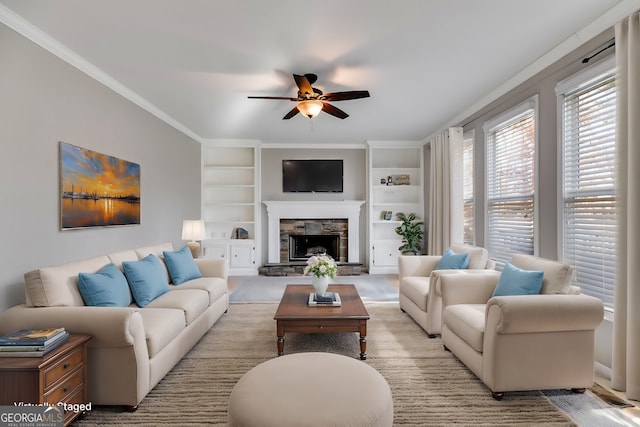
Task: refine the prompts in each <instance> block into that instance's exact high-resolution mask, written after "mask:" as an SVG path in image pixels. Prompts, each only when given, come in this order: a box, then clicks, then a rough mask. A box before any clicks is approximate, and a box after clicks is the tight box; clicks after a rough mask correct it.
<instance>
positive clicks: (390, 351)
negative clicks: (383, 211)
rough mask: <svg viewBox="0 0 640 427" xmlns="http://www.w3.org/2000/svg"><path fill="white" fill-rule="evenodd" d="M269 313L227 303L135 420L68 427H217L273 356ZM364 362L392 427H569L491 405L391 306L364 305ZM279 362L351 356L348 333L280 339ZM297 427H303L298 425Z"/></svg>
mask: <svg viewBox="0 0 640 427" xmlns="http://www.w3.org/2000/svg"><path fill="white" fill-rule="evenodd" d="M276 307H277V304H273V303H257V304H232V305H231V306H230V307H229V312H228V313H227V314H225V315H224V316H223V317H222V318H221V319H220V320H219V321H218V322H217V323H216V324H215V325H214V326H213V328H212V329H211V330H210V331H209V333H208V334H207V335H205V336H204V337H203V339H202V340H201V341H200V342H199V343H198V344H197V345H196V347H194V349H193V350H192V351H191V352H190V353H189V354H188V355H187V356H186V357H185V358H184V359H183V360H182V361H181V362H180V363H179V364H178V365H177V366H176V367H175V368H174V369H173V370H172V371H171V372H170V373H169V374H168V375H167V376H166V377H165V378H164V379H163V380H162V381H161V382H160V384H158V386H156V388H154V389H153V390H152V391H151V392H150V393H149V395H148V396H147V397H146V398H145V399H144V400H143V401H142V403H141V404H140V407H139V409H138V411H137V412H135V413H126V412H120V411H119V410H117V409H114V408H109V407H98V408H94V409H93V411H92V412H91V413H90V414H89V415H87V416H86V417H85V418H84V419H82V420H80V421H78V422H77V423H75V424H74V425H134V424H135V425H150V426H151V425H153V426H157V425H226V407H227V401H228V397H229V394H230V393H231V389H232V388H233V385H234V384H235V383H236V382H237V381H238V379H239V378H240V377H241V376H242V375H243V374H244V373H245V372H247V371H248V370H249V369H251V368H252V367H253V366H256V365H257V364H259V363H260V362H263V361H265V360H268V359H270V358H273V357H275V356H276V353H277V352H276V337H275V321H274V320H273V315H274V313H275V310H276ZM367 310H368V311H369V314H370V316H371V320H370V321H369V325H368V337H367V354H368V359H367V360H366V361H365V362H363V363H368V364H369V365H371V366H372V367H374V368H375V369H377V370H378V371H379V372H380V373H381V374H382V375H383V376H384V377H385V378H386V379H387V381H388V382H389V385H390V386H391V389H392V393H393V401H394V414H395V416H394V425H397V426H420V425H424V426H437V425H451V424H457V425H466V426H471V425H474V426H498V425H503V426H534V425H536V426H537V425H541V424H544V425H549V426H574V425H576V424H575V423H573V422H572V421H571V419H570V418H569V417H567V416H566V415H565V414H564V413H563V412H562V411H560V410H559V409H558V408H557V407H556V406H554V405H553V404H551V403H550V402H549V401H548V400H547V399H546V398H545V397H544V396H543V395H542V393H540V392H523V393H506V394H505V397H504V400H503V401H501V402H497V401H495V400H493V399H492V398H491V395H490V393H489V391H488V390H487V388H486V387H485V386H484V385H483V384H482V383H481V382H480V381H479V380H478V379H477V378H476V377H475V376H474V375H473V374H472V373H471V372H470V371H469V370H468V369H467V368H466V367H465V366H464V365H462V364H461V363H460V362H459V361H458V360H457V359H456V358H455V357H454V356H453V355H451V353H449V352H446V351H445V350H444V349H443V347H442V344H441V342H440V339H437V338H436V339H429V338H428V337H427V336H426V334H425V333H424V331H423V330H422V329H421V328H420V327H418V326H417V325H416V324H415V323H414V322H413V321H412V320H411V319H410V318H409V317H408V316H407V315H405V314H403V313H401V311H400V310H399V308H398V305H397V303H369V304H367ZM285 340H286V341H285V349H284V350H285V354H288V353H293V352H301V351H328V352H335V353H340V354H344V355H348V356H351V357H354V358H357V357H358V354H359V347H358V337H357V335H356V334H290V335H287V336H286V337H285ZM300 425H303V424H302V423H301V424H300Z"/></svg>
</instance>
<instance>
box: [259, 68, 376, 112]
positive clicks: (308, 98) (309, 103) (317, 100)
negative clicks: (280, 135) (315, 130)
mask: <svg viewBox="0 0 640 427" xmlns="http://www.w3.org/2000/svg"><path fill="white" fill-rule="evenodd" d="M293 79H294V80H295V82H296V85H297V86H298V97H297V98H287V97H281V96H249V98H250V99H280V100H285V101H296V102H297V103H298V104H297V105H296V106H295V107H293V109H292V110H291V111H289V112H288V113H287V114H286V115H285V116H284V117H283V118H282V120H288V119H290V118H291V117H293V116H295V115H296V114H298V113H302V114H303V115H305V116H307V117H309V118H312V117H315V116H317V115H318V114H319V113H320V111H324V112H325V113H328V114H331V115H332V116H335V117H337V118H339V119H346V118H347V117H349V115H348V114H347V113H345V112H344V111H342V110H341V109H339V108H337V107H334V106H333V105H331V104H329V102H333V101H346V100H348V99H359V98H368V97H369V91H366V90H351V91H346V92H334V93H326V94H325V93H322V91H321V90H320V89H318V88H315V87H312V86H311V85H312V84H313V83H315V82H316V80H318V76H316V75H315V74H305V75H303V76H301V75H299V74H294V75H293Z"/></svg>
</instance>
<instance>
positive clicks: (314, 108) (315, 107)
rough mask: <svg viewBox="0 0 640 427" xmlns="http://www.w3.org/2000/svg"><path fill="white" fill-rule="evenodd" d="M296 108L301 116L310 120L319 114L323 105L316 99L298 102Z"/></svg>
mask: <svg viewBox="0 0 640 427" xmlns="http://www.w3.org/2000/svg"><path fill="white" fill-rule="evenodd" d="M297 107H298V110H299V111H300V112H301V113H302V114H303V115H305V116H307V117H309V118H310V119H311V118H313V117H315V116H317V115H318V114H320V111H322V107H323V104H322V101H318V100H317V99H308V100H305V101H300V102H299V103H298V106H297Z"/></svg>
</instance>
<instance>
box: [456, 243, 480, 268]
mask: <svg viewBox="0 0 640 427" xmlns="http://www.w3.org/2000/svg"><path fill="white" fill-rule="evenodd" d="M451 249H452V250H453V251H454V252H455V253H461V252H466V253H468V254H469V265H468V266H467V268H468V269H471V270H479V269H485V268H489V267H488V264H487V263H488V262H489V252H488V251H487V250H486V249H485V248H482V247H480V246H470V245H464V244H459V243H452V244H451Z"/></svg>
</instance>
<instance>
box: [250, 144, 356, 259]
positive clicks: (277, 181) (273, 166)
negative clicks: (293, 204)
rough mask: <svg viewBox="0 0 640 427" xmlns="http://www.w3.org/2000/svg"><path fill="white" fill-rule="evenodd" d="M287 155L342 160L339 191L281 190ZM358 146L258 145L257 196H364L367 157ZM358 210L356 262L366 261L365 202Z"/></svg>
mask: <svg viewBox="0 0 640 427" xmlns="http://www.w3.org/2000/svg"><path fill="white" fill-rule="evenodd" d="M291 159H342V160H343V161H344V192H343V193H283V192H282V161H283V160H291ZM366 159H367V158H366V150H365V148H364V145H363V148H362V149H340V148H330V149H309V148H265V147H263V148H262V151H261V171H260V173H261V179H260V182H261V197H262V200H289V201H291V200H299V201H306V200H333V201H335V200H366V197H367V190H366V188H367V185H366V184H367V183H366V176H367V160H366ZM361 209H362V210H361V211H360V236H362V238H361V239H360V262H362V263H366V259H365V258H366V248H367V245H366V240H365V239H364V236H366V235H367V227H366V218H367V216H366V205H365V204H363V205H362V208H361ZM267 224H268V222H267V210H266V208H265V206H264V205H262V239H261V240H262V241H261V249H262V250H261V251H260V253H261V254H262V260H261V262H260V265H264V264H265V263H266V262H267V260H268V258H267V257H268V253H269V252H268V248H267V245H268V242H267V240H268V235H267V233H268V230H267V228H268V227H267Z"/></svg>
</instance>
